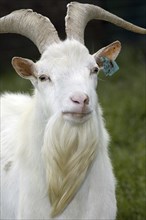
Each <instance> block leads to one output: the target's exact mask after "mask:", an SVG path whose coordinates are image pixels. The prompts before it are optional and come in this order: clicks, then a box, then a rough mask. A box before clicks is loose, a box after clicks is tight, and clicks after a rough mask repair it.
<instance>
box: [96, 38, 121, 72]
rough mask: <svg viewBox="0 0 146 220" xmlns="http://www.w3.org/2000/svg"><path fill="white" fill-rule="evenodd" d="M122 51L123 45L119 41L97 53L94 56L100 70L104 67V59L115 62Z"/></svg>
mask: <svg viewBox="0 0 146 220" xmlns="http://www.w3.org/2000/svg"><path fill="white" fill-rule="evenodd" d="M120 50H121V43H120V42H119V41H114V42H113V43H111V44H109V45H108V46H106V47H103V48H102V49H100V50H99V51H97V52H96V53H95V54H94V55H93V56H94V57H95V60H96V63H97V64H98V66H99V67H100V68H102V67H103V63H102V59H101V58H107V59H109V60H111V61H114V60H115V59H116V58H117V56H118V55H119V53H120Z"/></svg>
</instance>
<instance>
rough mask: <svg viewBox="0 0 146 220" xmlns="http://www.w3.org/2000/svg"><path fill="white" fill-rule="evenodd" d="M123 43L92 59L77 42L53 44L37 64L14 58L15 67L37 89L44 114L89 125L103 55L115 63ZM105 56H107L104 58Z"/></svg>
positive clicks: (94, 108) (95, 99) (69, 41)
mask: <svg viewBox="0 0 146 220" xmlns="http://www.w3.org/2000/svg"><path fill="white" fill-rule="evenodd" d="M119 51H120V43H119V42H117V41H116V42H114V43H113V44H111V45H109V46H107V47H105V48H103V49H101V50H100V51H99V52H97V53H96V54H94V55H90V54H89V52H88V50H87V48H86V47H85V46H84V45H82V44H81V43H79V42H77V41H75V40H66V41H64V42H61V43H59V44H53V45H51V46H50V47H48V49H46V51H45V52H44V53H43V54H42V56H41V59H40V60H39V61H38V62H37V63H35V64H34V63H33V62H32V61H30V60H28V59H24V58H18V57H15V58H13V60H12V64H13V67H14V68H15V70H16V71H17V73H18V74H19V75H20V76H22V77H23V78H27V79H30V80H31V82H32V83H33V85H34V86H35V87H36V90H37V91H38V92H37V93H38V94H39V95H40V100H42V101H41V102H43V106H44V111H45V112H48V113H49V115H50V114H51V115H53V114H55V113H58V112H60V113H61V114H62V115H63V117H64V119H65V120H69V121H71V122H75V123H83V122H85V121H87V120H88V119H89V118H90V116H91V115H92V113H93V112H94V111H95V110H96V107H97V96H96V86H97V75H98V72H99V69H100V68H102V66H101V65H100V64H99V62H98V60H99V57H100V55H101V54H102V56H103V55H104V56H109V58H110V59H115V58H116V57H117V55H118V53H119ZM105 53H106V54H105Z"/></svg>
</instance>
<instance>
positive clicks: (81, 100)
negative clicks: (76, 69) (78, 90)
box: [70, 94, 89, 105]
mask: <svg viewBox="0 0 146 220" xmlns="http://www.w3.org/2000/svg"><path fill="white" fill-rule="evenodd" d="M70 99H71V101H72V102H73V103H75V104H79V105H88V104H89V96H88V95H86V94H74V95H73V96H71V97H70Z"/></svg>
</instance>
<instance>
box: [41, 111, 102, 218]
mask: <svg viewBox="0 0 146 220" xmlns="http://www.w3.org/2000/svg"><path fill="white" fill-rule="evenodd" d="M98 135H99V129H98V121H97V116H96V113H93V114H92V116H91V118H90V119H89V120H88V121H86V122H85V123H83V124H71V123H70V122H68V121H65V120H64V119H63V117H62V115H61V114H56V115H54V116H52V117H51V119H50V120H49V122H48V124H47V126H46V129H45V136H44V146H43V148H42V154H43V158H44V162H45V168H46V177H47V185H48V195H49V199H50V203H51V206H52V210H51V216H52V217H54V216H56V215H58V214H60V213H61V212H63V210H64V209H65V208H66V206H67V205H68V204H69V202H70V201H71V200H72V199H73V197H74V196H75V194H76V193H77V191H78V189H79V188H80V186H81V184H82V183H83V181H84V180H85V178H86V176H87V171H88V170H89V168H90V165H91V164H92V162H93V160H94V158H95V157H96V149H97V146H98V142H99V138H98Z"/></svg>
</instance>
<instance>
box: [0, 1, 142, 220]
mask: <svg viewBox="0 0 146 220" xmlns="http://www.w3.org/2000/svg"><path fill="white" fill-rule="evenodd" d="M68 2H70V1H64V0H56V1H54V0H50V1H47V0H44V1H41V2H40V1H38V0H29V1H27V0H25V1H18V0H14V1H8V0H0V16H3V15H6V14H8V13H9V12H11V11H13V10H15V9H18V8H32V9H33V10H34V11H37V12H39V13H41V14H43V15H46V16H48V17H49V18H51V20H52V22H53V23H54V24H55V26H56V27H57V30H58V31H59V34H60V37H61V38H62V39H64V38H65V33H64V17H65V13H66V4H67V3H68ZM80 2H84V3H93V4H95V5H100V6H102V7H104V8H105V9H107V10H110V11H111V12H113V13H116V14H117V15H120V16H122V17H123V18H125V19H128V20H129V21H131V22H134V23H135V24H137V25H141V26H145V23H146V17H145V16H146V2H145V1H141V2H139V1H138V0H134V1H130V0H123V1H122V2H119V1H116V0H111V1H96V0H88V1H80ZM14 3H15V4H14ZM145 27H146V26H145ZM85 39H86V45H87V47H88V48H89V50H90V51H91V53H94V52H95V51H96V50H97V49H100V48H101V47H103V46H105V45H107V44H109V43H111V42H112V41H114V40H117V39H118V40H120V41H121V43H122V51H121V53H120V55H119V57H118V59H117V63H118V65H119V66H120V70H119V71H118V72H117V73H116V74H115V75H113V76H112V77H104V76H103V74H102V73H100V75H99V82H98V88H97V92H98V95H99V101H100V103H101V105H102V107H103V111H104V117H105V120H106V127H107V129H108V131H109V133H110V135H111V143H110V149H109V152H110V156H111V159H112V163H113V167H114V171H115V175H116V178H117V201H118V216H117V220H145V219H146V37H145V36H140V35H138V34H134V33H129V32H128V31H125V30H121V29H120V28H117V27H114V26H113V25H111V24H107V23H106V22H99V21H92V22H90V23H89V25H88V27H87V28H86V33H85ZM13 56H23V57H27V58H30V59H33V60H34V61H35V60H37V59H39V56H40V55H39V53H38V51H37V49H36V47H35V46H34V45H33V44H32V42H30V41H29V40H28V39H26V38H24V37H22V36H18V35H15V34H14V35H12V34H10V35H8V34H4V35H0V92H1V93H3V92H4V91H12V92H18V91H21V92H29V93H30V94H31V93H32V90H33V88H32V86H31V84H30V82H28V81H27V80H24V79H21V78H20V77H19V76H18V75H17V74H16V73H15V72H14V70H13V69H12V67H11V64H10V63H11V58H12V57H13Z"/></svg>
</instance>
